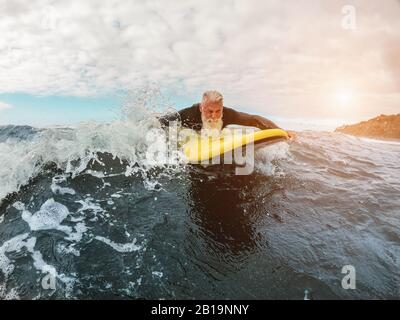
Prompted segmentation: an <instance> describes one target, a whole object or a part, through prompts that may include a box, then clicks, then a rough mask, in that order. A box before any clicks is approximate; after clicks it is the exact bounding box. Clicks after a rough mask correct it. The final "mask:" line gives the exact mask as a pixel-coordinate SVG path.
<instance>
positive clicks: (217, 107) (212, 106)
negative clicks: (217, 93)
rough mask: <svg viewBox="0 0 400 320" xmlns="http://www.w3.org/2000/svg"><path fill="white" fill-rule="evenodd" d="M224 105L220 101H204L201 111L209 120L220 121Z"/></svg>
mask: <svg viewBox="0 0 400 320" xmlns="http://www.w3.org/2000/svg"><path fill="white" fill-rule="evenodd" d="M222 108H223V107H222V105H221V104H219V103H202V104H201V105H200V111H201V113H202V116H203V117H204V118H205V120H206V121H208V122H218V121H219V120H221V118H222Z"/></svg>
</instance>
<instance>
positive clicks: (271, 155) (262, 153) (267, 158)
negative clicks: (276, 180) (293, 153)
mask: <svg viewBox="0 0 400 320" xmlns="http://www.w3.org/2000/svg"><path fill="white" fill-rule="evenodd" d="M289 157H290V146H289V144H288V143H286V142H278V143H275V144H271V145H267V146H265V147H262V148H260V149H258V150H256V153H255V168H256V170H258V171H259V172H262V173H263V174H265V175H268V176H272V175H274V174H275V173H276V166H275V165H274V163H273V162H274V161H277V160H284V159H288V158H289Z"/></svg>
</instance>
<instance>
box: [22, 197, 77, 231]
mask: <svg viewBox="0 0 400 320" xmlns="http://www.w3.org/2000/svg"><path fill="white" fill-rule="evenodd" d="M68 215H69V210H68V208H67V207H66V206H64V205H63V204H61V203H58V202H56V201H54V199H53V198H51V199H48V200H47V201H46V202H45V203H44V204H43V205H42V206H41V207H40V210H39V211H37V212H35V213H34V214H32V213H30V212H29V211H28V210H26V209H23V211H22V219H24V220H25V221H26V222H27V223H28V224H29V227H30V228H31V230H48V229H58V230H61V231H64V232H66V233H70V232H71V228H70V227H67V226H61V225H60V224H61V222H63V220H64V219H65V218H66V217H67V216H68Z"/></svg>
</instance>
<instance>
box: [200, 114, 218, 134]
mask: <svg viewBox="0 0 400 320" xmlns="http://www.w3.org/2000/svg"><path fill="white" fill-rule="evenodd" d="M201 120H202V121H203V128H202V130H201V134H202V135H206V136H211V137H218V136H220V134H221V130H222V118H221V119H219V120H218V121H207V120H206V119H205V118H204V117H203V116H202V117H201Z"/></svg>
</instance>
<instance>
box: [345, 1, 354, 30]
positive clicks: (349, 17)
mask: <svg viewBox="0 0 400 320" xmlns="http://www.w3.org/2000/svg"><path fill="white" fill-rule="evenodd" d="M342 15H343V17H342V28H343V29H345V30H356V28H357V13H356V8H355V7H354V6H351V5H345V6H343V7H342Z"/></svg>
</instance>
